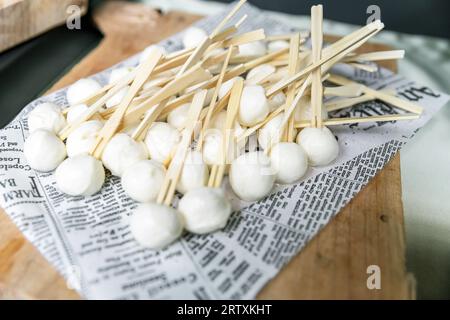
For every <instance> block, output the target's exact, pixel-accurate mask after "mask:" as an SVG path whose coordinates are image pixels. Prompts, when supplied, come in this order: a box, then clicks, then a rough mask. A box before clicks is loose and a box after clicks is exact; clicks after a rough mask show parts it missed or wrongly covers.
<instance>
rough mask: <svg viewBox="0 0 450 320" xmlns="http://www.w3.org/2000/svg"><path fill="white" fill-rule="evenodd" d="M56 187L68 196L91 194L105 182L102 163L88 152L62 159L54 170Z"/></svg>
mask: <svg viewBox="0 0 450 320" xmlns="http://www.w3.org/2000/svg"><path fill="white" fill-rule="evenodd" d="M55 178H56V184H57V186H58V188H59V189H60V190H61V191H62V192H64V193H65V194H68V195H70V196H91V195H93V194H95V193H97V192H99V191H100V189H101V188H102V186H103V183H104V182H105V169H104V168H103V165H102V163H101V162H100V161H99V160H97V159H95V158H94V157H92V156H90V155H88V154H81V155H78V156H75V157H73V158H67V159H66V160H64V161H63V162H62V163H61V164H60V165H59V166H58V168H56V171H55Z"/></svg>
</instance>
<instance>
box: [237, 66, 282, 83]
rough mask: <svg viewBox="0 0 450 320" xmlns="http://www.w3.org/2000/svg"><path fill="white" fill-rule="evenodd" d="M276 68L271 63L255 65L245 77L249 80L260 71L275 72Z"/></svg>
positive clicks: (265, 72)
mask: <svg viewBox="0 0 450 320" xmlns="http://www.w3.org/2000/svg"><path fill="white" fill-rule="evenodd" d="M275 70H276V68H275V67H274V66H272V65H270V64H260V65H259V66H256V67H254V68H253V69H251V70H250V71H249V72H248V73H247V76H246V77H245V79H246V80H249V79H251V78H253V77H255V76H257V75H258V74H260V73H264V74H267V73H271V72H272V73H273V72H275Z"/></svg>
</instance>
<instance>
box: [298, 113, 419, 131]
mask: <svg viewBox="0 0 450 320" xmlns="http://www.w3.org/2000/svg"><path fill="white" fill-rule="evenodd" d="M419 117H420V115H418V114H416V113H405V114H395V115H392V114H387V115H381V116H368V117H351V118H332V119H328V120H325V121H324V122H323V123H324V125H326V126H337V125H344V124H354V123H367V122H390V121H401V120H415V119H418V118H419ZM310 125H311V124H310V123H309V121H298V122H296V123H295V127H296V128H305V127H309V126H310Z"/></svg>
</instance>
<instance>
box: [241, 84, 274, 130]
mask: <svg viewBox="0 0 450 320" xmlns="http://www.w3.org/2000/svg"><path fill="white" fill-rule="evenodd" d="M268 114H269V103H268V100H267V98H266V94H265V92H264V88H263V87H261V86H245V87H244V89H243V90H242V96H241V103H240V105H239V113H238V118H239V123H240V124H242V125H244V126H247V127H251V126H253V125H255V124H257V123H258V122H261V121H263V120H264V119H265V118H266V117H267V115H268Z"/></svg>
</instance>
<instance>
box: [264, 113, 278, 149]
mask: <svg viewBox="0 0 450 320" xmlns="http://www.w3.org/2000/svg"><path fill="white" fill-rule="evenodd" d="M283 117H284V112H280V113H279V114H277V115H276V116H275V117H274V118H273V119H271V120H270V121H268V122H267V123H266V124H265V125H264V126H263V127H261V129H259V131H258V143H259V145H260V146H261V148H263V149H264V150H265V149H267V148H268V147H270V145H271V144H272V143H275V142H276V141H275V138H276V137H277V135H278V136H279V135H280V126H281V123H282V122H283Z"/></svg>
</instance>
